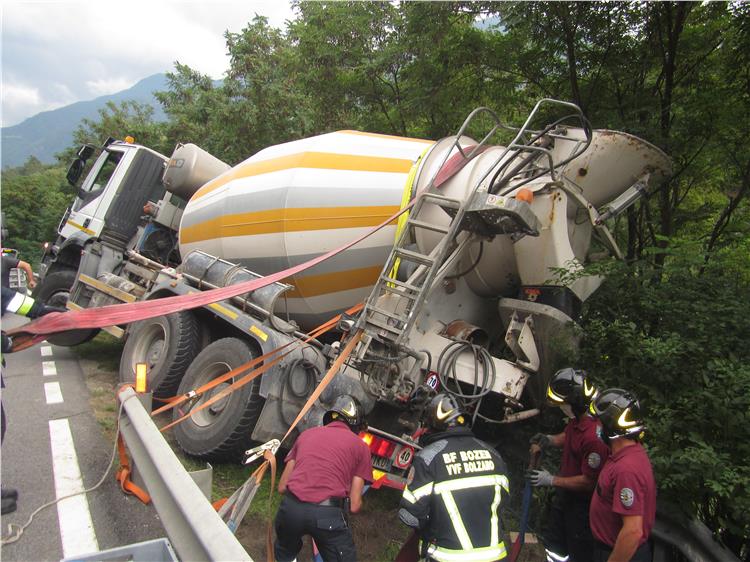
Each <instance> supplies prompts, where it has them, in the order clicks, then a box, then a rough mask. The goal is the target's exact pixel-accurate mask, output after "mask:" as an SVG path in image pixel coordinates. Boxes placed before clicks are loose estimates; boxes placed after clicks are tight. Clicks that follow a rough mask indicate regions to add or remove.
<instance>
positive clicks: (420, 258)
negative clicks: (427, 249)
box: [395, 248, 435, 265]
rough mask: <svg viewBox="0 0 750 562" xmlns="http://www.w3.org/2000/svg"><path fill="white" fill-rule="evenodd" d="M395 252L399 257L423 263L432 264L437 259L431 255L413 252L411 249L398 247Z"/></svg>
mask: <svg viewBox="0 0 750 562" xmlns="http://www.w3.org/2000/svg"><path fill="white" fill-rule="evenodd" d="M395 252H396V255H397V256H398V257H400V258H402V259H405V260H407V261H413V262H416V263H421V264H422V265H432V264H434V263H435V260H433V259H432V258H431V257H430V256H426V255H424V254H419V253H417V252H412V251H411V250H404V249H403V248H396V249H395Z"/></svg>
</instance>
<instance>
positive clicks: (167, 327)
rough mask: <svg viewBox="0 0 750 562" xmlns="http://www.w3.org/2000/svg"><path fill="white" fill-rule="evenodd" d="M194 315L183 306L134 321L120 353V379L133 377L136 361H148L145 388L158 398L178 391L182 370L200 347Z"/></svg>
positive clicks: (125, 381)
mask: <svg viewBox="0 0 750 562" xmlns="http://www.w3.org/2000/svg"><path fill="white" fill-rule="evenodd" d="M200 342H201V330H200V326H199V324H198V320H197V319H196V317H195V315H194V314H193V313H192V312H190V311H189V310H183V311H180V312H175V313H173V314H168V315H166V316H158V317H156V318H149V319H147V320H141V321H140V322H137V323H135V325H134V326H133V328H132V330H131V332H130V334H129V335H128V339H127V341H126V342H125V347H124V348H123V350H122V357H120V381H121V382H123V383H132V382H134V381H135V366H136V364H137V363H146V364H147V365H148V388H149V390H150V391H151V392H153V394H154V396H155V397H157V398H169V397H171V396H174V395H175V394H176V393H177V387H179V385H180V381H181V380H182V377H183V375H184V374H185V371H187V368H188V367H189V366H190V363H192V362H193V359H195V356H196V355H198V352H199V351H200Z"/></svg>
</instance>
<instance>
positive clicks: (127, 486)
mask: <svg viewBox="0 0 750 562" xmlns="http://www.w3.org/2000/svg"><path fill="white" fill-rule="evenodd" d="M117 451H118V452H119V453H120V468H119V470H118V471H117V472H115V479H116V480H117V481H118V482H119V483H120V489H122V491H123V492H124V493H126V494H130V495H132V496H135V497H136V498H138V499H139V500H141V501H142V502H143V503H144V504H146V505H148V504H149V503H151V496H150V495H149V494H148V492H147V491H146V490H144V489H143V488H141V487H140V486H138V485H137V484H136V483H135V482H133V481H132V480H131V479H130V473H131V469H130V460H129V459H128V453H127V451H126V450H125V441H123V439H122V434H121V433H119V432H118V433H117Z"/></svg>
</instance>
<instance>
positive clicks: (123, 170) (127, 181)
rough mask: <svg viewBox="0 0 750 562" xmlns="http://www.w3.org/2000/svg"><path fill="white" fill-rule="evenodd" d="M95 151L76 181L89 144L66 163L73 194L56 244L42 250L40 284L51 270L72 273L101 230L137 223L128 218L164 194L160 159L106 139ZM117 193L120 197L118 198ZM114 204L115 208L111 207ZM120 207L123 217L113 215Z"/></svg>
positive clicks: (143, 149)
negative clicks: (88, 244) (84, 248)
mask: <svg viewBox="0 0 750 562" xmlns="http://www.w3.org/2000/svg"><path fill="white" fill-rule="evenodd" d="M128 140H131V139H128ZM98 150H99V155H98V157H97V158H96V160H94V162H93V164H91V167H90V169H89V171H88V173H87V174H86V175H85V177H83V179H82V180H81V176H82V175H83V172H84V171H85V169H86V166H87V164H88V161H89V160H90V159H91V158H92V157H93V156H94V155H95V153H96V152H97V149H96V148H95V147H93V146H92V145H89V144H87V145H83V146H81V148H80V149H79V151H78V155H77V157H76V159H75V160H74V161H73V163H72V164H71V165H70V168H69V170H68V174H67V179H68V182H69V183H70V184H71V185H73V186H77V187H78V191H77V193H76V197H75V199H74V201H73V202H72V203H71V205H70V206H69V207H68V209H67V210H66V212H65V214H64V215H63V217H62V220H61V221H60V224H59V226H58V230H57V233H58V236H57V240H56V241H55V243H54V244H52V245H50V246H48V247H47V248H46V250H45V253H44V256H43V258H42V263H41V266H40V276H41V280H42V282H44V280H45V277H46V276H47V275H50V274H52V273H54V272H56V271H63V270H72V271H73V272H75V270H77V269H78V263H79V260H80V253H81V250H82V249H83V247H84V245H85V244H86V243H87V242H89V241H90V240H94V239H96V238H98V237H99V236H101V234H102V232H103V230H104V229H105V226H107V225H109V226H112V223H113V222H115V223H119V224H121V225H122V224H123V223H124V222H125V221H127V220H128V219H130V223H131V225H132V224H133V223H135V222H137V221H136V220H132V218H131V216H130V215H132V214H133V212H134V211H135V212H137V213H138V214H141V213H142V208H143V205H144V204H145V203H146V202H147V201H149V200H152V201H153V200H158V199H160V198H161V197H162V196H163V195H164V187H163V185H162V184H161V175H162V173H163V171H164V166H165V164H166V162H167V157H166V156H163V155H161V154H159V153H158V152H155V151H153V150H151V149H150V148H146V147H145V146H141V145H137V144H134V143H133V142H128V141H116V140H114V139H112V138H110V139H108V140H107V142H105V143H104V145H103V146H102V147H101V148H100V149H98ZM79 180H80V181H79ZM120 194H122V195H124V197H119V196H118V195H120ZM115 201H117V204H114V205H113V203H115ZM124 208H127V210H129V211H130V212H129V213H127V216H121V215H119V216H118V214H119V213H121V212H122V211H123V210H125V209H124ZM136 219H137V217H136Z"/></svg>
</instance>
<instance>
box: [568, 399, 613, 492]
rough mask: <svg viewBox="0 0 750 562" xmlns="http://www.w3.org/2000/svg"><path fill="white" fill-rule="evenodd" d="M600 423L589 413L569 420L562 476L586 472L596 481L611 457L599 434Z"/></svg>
mask: <svg viewBox="0 0 750 562" xmlns="http://www.w3.org/2000/svg"><path fill="white" fill-rule="evenodd" d="M600 425H601V424H600V423H599V420H597V419H594V418H593V417H591V416H590V415H588V414H584V415H582V416H581V418H580V419H572V420H570V421H569V422H568V425H566V426H565V443H564V444H563V452H562V461H561V463H560V476H578V475H579V474H585V475H586V476H590V477H591V478H592V479H593V480H594V481H596V479H597V477H598V476H599V473H600V472H601V470H602V467H603V466H604V465H605V464H606V462H607V458H608V457H609V447H607V446H606V445H605V444H604V441H602V440H601V439H600V438H599V435H598V434H597V428H598V427H599V426H600ZM587 495H588V494H587Z"/></svg>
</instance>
